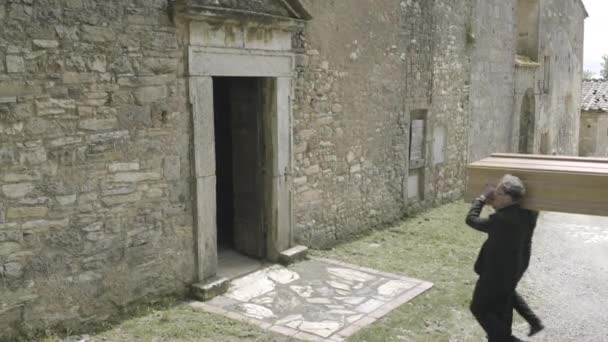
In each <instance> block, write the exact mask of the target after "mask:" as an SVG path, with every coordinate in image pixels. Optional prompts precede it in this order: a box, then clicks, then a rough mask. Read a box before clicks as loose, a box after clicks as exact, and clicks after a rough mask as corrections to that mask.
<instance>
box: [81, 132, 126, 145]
mask: <svg viewBox="0 0 608 342" xmlns="http://www.w3.org/2000/svg"><path fill="white" fill-rule="evenodd" d="M128 137H129V131H114V132H107V133H97V134H91V135H89V136H88V137H87V139H86V140H87V142H89V143H102V142H108V141H113V140H122V139H126V138H128Z"/></svg>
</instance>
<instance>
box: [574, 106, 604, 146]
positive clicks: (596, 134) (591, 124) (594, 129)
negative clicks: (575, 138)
mask: <svg viewBox="0 0 608 342" xmlns="http://www.w3.org/2000/svg"><path fill="white" fill-rule="evenodd" d="M579 155H580V156H581V157H606V156H608V115H606V113H605V112H595V111H590V112H586V111H583V112H581V129H580V145H579Z"/></svg>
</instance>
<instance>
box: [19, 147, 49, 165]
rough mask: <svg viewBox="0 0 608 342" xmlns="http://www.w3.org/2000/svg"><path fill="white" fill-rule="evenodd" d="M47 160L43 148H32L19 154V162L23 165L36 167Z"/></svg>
mask: <svg viewBox="0 0 608 342" xmlns="http://www.w3.org/2000/svg"><path fill="white" fill-rule="evenodd" d="M46 160H47V155H46V150H45V149H44V148H43V147H34V148H30V149H27V150H24V151H22V152H21V153H20V154H19V162H20V163H21V164H25V165H28V164H29V165H36V164H40V163H44V162H45V161H46Z"/></svg>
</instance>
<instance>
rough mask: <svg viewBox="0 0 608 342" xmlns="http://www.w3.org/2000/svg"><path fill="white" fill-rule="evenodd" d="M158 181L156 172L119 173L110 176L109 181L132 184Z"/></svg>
mask: <svg viewBox="0 0 608 342" xmlns="http://www.w3.org/2000/svg"><path fill="white" fill-rule="evenodd" d="M155 180H160V173H158V172H120V173H116V174H113V175H110V177H109V181H110V182H115V183H133V182H143V181H155Z"/></svg>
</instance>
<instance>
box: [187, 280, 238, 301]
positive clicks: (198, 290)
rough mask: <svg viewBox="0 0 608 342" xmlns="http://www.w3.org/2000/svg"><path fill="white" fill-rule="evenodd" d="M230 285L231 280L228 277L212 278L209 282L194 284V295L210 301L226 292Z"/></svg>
mask: <svg viewBox="0 0 608 342" xmlns="http://www.w3.org/2000/svg"><path fill="white" fill-rule="evenodd" d="M228 286H230V281H228V279H226V278H221V279H217V280H212V281H210V282H208V283H201V284H194V285H192V296H193V297H194V298H196V299H199V300H202V301H208V300H210V299H212V298H215V297H217V296H219V295H221V294H224V293H225V292H226V290H228Z"/></svg>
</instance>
